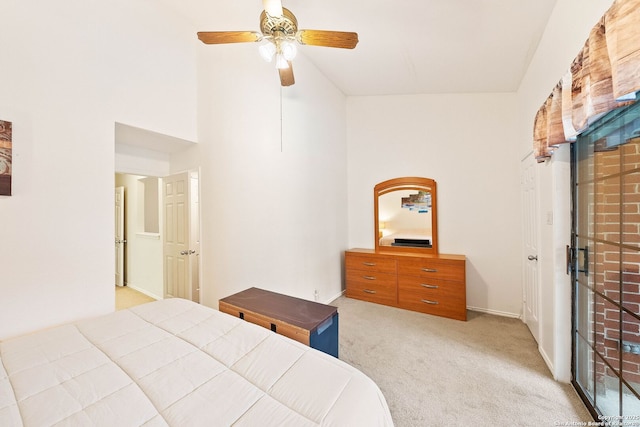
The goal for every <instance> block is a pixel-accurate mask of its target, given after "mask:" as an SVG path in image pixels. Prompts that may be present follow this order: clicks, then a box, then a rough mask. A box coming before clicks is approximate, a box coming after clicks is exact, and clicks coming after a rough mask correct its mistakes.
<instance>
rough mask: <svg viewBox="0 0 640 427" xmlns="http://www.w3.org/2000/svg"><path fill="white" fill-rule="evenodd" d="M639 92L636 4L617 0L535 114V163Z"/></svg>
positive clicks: (639, 7) (639, 8)
mask: <svg viewBox="0 0 640 427" xmlns="http://www.w3.org/2000/svg"><path fill="white" fill-rule="evenodd" d="M638 91H640V0H616V1H615V2H614V3H613V5H612V6H611V8H609V10H608V11H607V12H606V13H605V15H604V16H603V17H602V18H601V19H600V21H599V22H598V23H597V24H596V25H595V26H594V27H593V29H592V30H591V32H590V34H589V38H588V39H587V41H586V43H585V44H584V47H583V48H582V50H581V51H580V53H578V56H577V57H576V58H575V59H574V60H573V62H572V63H571V66H570V67H569V69H568V70H567V72H566V74H565V75H564V76H563V77H562V78H561V79H560V81H559V82H558V84H557V85H556V86H555V87H554V88H553V91H552V92H551V94H550V95H549V97H548V98H547V100H546V101H545V102H544V103H543V104H542V106H541V107H540V109H539V110H538V112H537V114H536V116H535V120H534V125H533V140H534V142H533V145H534V154H535V156H536V159H537V160H538V162H543V161H544V160H545V159H547V158H549V157H551V155H552V154H553V150H554V149H555V148H557V147H558V145H560V144H563V143H566V142H571V141H575V139H576V136H577V135H578V134H579V133H580V132H582V131H584V130H585V129H586V128H587V127H588V126H589V124H590V123H592V122H593V121H594V120H595V119H597V118H598V117H600V116H602V115H603V114H604V113H607V112H609V111H611V110H613V109H615V108H618V107H621V106H624V105H627V104H628V103H630V102H634V101H635V99H636V92H638Z"/></svg>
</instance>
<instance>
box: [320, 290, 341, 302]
mask: <svg viewBox="0 0 640 427" xmlns="http://www.w3.org/2000/svg"><path fill="white" fill-rule="evenodd" d="M344 293H345V291H344V290H342V291H340V292H338V293H337V294H335V295H334V296H332V297H331V298H328V299H327V300H326V301H325V302H324V304H331V303H332V302H333V301H335V300H337V299H338V298H340V297H341V296H342V295H344Z"/></svg>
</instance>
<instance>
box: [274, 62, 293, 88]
mask: <svg viewBox="0 0 640 427" xmlns="http://www.w3.org/2000/svg"><path fill="white" fill-rule="evenodd" d="M287 63H288V64H289V68H278V73H279V74H280V84H281V85H282V86H291V85H292V84H294V83H295V82H296V81H295V79H294V78H293V66H292V65H291V61H287Z"/></svg>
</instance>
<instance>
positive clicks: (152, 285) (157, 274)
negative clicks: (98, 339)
mask: <svg viewBox="0 0 640 427" xmlns="http://www.w3.org/2000/svg"><path fill="white" fill-rule="evenodd" d="M143 178H144V176H139V175H129V174H116V179H115V185H116V186H122V187H124V199H125V239H126V240H127V243H126V244H125V248H126V249H125V269H126V270H125V271H126V274H125V284H126V285H127V286H129V287H130V288H132V289H135V290H137V291H139V292H142V293H143V294H146V295H149V296H150V297H152V298H155V299H162V298H163V294H164V282H163V271H164V267H163V264H162V261H163V257H162V249H163V247H162V240H161V235H160V234H159V233H145V232H144V228H143V227H141V225H140V224H139V222H140V216H141V215H142V212H141V211H140V209H141V207H142V209H144V207H143V200H142V198H143V196H144V195H143V193H144V191H143V190H142V188H141V183H140V182H139V180H140V179H143ZM141 193H142V194H141ZM158 208H159V204H158Z"/></svg>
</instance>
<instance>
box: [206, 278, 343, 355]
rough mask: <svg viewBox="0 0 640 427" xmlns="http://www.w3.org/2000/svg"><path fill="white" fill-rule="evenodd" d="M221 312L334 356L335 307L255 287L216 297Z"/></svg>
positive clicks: (335, 335) (336, 352) (336, 350)
mask: <svg viewBox="0 0 640 427" xmlns="http://www.w3.org/2000/svg"><path fill="white" fill-rule="evenodd" d="M218 308H219V310H220V311H222V312H223V313H227V314H231V315H232V316H235V317H239V318H241V319H244V320H246V321H247V322H251V323H255V324H256V325H260V326H262V327H264V328H267V329H271V330H272V331H274V332H275V333H277V334H280V335H284V336H286V337H289V338H291V339H294V340H296V341H298V342H301V343H302V344H305V345H308V346H310V347H312V348H315V349H317V350H320V351H323V352H325V353H327V354H330V355H332V356H334V357H338V309H337V308H336V307H333V306H330V305H326V304H320V303H317V302H313V301H307V300H304V299H300V298H295V297H291V296H288V295H283V294H279V293H276V292H271V291H266V290H264V289H259V288H249V289H246V290H244V291H242V292H238V293H237V294H233V295H230V296H228V297H226V298H223V299H221V300H220V301H218Z"/></svg>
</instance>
